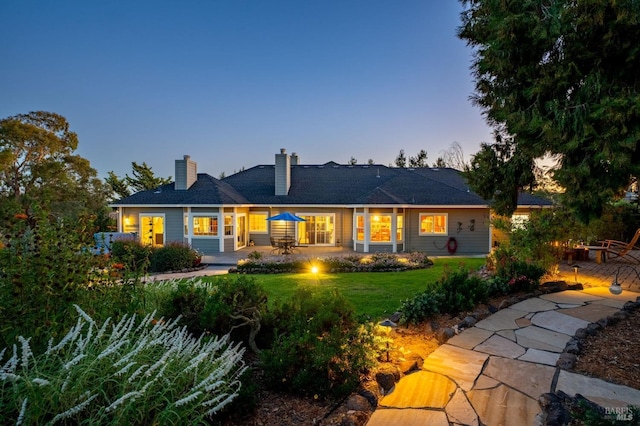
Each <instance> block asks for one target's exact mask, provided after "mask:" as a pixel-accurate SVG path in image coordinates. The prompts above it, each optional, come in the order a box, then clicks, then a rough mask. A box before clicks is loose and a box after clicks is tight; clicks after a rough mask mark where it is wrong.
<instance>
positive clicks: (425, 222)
mask: <svg viewBox="0 0 640 426" xmlns="http://www.w3.org/2000/svg"><path fill="white" fill-rule="evenodd" d="M446 234H447V215H446V214H443V213H420V235H446Z"/></svg>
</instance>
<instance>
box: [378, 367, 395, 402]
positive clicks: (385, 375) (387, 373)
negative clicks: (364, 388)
mask: <svg viewBox="0 0 640 426" xmlns="http://www.w3.org/2000/svg"><path fill="white" fill-rule="evenodd" d="M398 380H400V371H398V369H397V368H396V367H395V366H385V367H382V368H381V369H380V370H379V371H378V372H377V373H376V382H377V383H378V386H379V387H380V389H382V394H383V395H386V394H388V393H389V392H390V391H391V390H392V389H393V387H394V386H395V385H396V382H397V381H398Z"/></svg>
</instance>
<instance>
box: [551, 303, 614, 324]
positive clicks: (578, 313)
mask: <svg viewBox="0 0 640 426" xmlns="http://www.w3.org/2000/svg"><path fill="white" fill-rule="evenodd" d="M619 310H620V309H618V308H612V307H611V306H606V305H602V304H599V303H590V304H588V305H586V306H580V307H579V308H572V309H563V310H562V311H560V312H561V313H562V314H564V315H570V316H572V317H574V318H579V319H581V320H584V321H588V322H597V321H598V320H600V319H602V318H606V317H608V316H609V315H613V314H615V313H616V312H618V311H619Z"/></svg>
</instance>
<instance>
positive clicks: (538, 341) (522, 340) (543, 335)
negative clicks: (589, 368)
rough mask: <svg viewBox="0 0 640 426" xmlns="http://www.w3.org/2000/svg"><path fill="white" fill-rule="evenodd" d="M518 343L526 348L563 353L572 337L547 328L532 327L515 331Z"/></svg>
mask: <svg viewBox="0 0 640 426" xmlns="http://www.w3.org/2000/svg"><path fill="white" fill-rule="evenodd" d="M515 335H516V341H517V342H518V344H519V345H520V346H523V347H525V348H533V349H540V350H543V351H551V352H562V351H564V348H565V346H566V345H567V342H568V341H569V340H571V337H572V336H569V335H568V334H564V333H558V332H557V331H552V330H547V329H546V328H541V327H536V326H534V325H532V326H530V327H525V328H521V329H520V330H516V331H515Z"/></svg>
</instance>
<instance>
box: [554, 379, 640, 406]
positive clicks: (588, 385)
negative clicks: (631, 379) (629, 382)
mask: <svg viewBox="0 0 640 426" xmlns="http://www.w3.org/2000/svg"><path fill="white" fill-rule="evenodd" d="M556 390H561V391H563V392H565V393H567V394H568V395H575V394H577V393H579V394H580V395H582V396H584V397H585V398H587V399H590V400H592V401H594V402H596V403H597V404H600V405H601V406H603V407H624V406H627V405H629V404H630V405H634V406H640V391H639V390H636V389H631V388H629V387H626V386H620V385H616V384H613V383H609V382H606V381H604V380H600V379H596V378H593V377H586V376H582V375H580V374H576V373H571V372H568V371H564V370H561V371H560V375H559V376H558V384H557V385H556Z"/></svg>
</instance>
